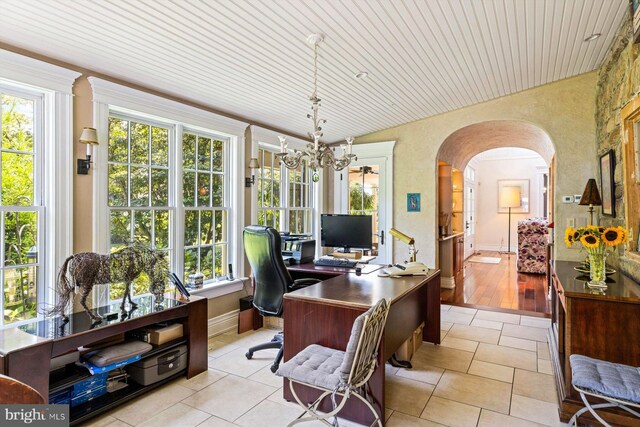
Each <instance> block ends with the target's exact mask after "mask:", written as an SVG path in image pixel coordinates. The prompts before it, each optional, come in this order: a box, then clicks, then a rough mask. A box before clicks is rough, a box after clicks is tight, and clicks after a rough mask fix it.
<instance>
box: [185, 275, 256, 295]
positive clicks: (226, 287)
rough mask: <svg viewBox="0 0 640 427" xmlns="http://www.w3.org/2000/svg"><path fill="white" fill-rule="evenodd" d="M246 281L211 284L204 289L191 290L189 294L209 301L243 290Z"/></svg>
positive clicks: (226, 281) (241, 279)
mask: <svg viewBox="0 0 640 427" xmlns="http://www.w3.org/2000/svg"><path fill="white" fill-rule="evenodd" d="M244 280H246V277H244V278H243V277H241V278H238V279H233V280H225V281H222V282H216V283H211V284H208V285H204V287H202V288H200V289H189V293H190V294H191V295H198V296H201V297H205V298H208V299H211V298H217V297H221V296H224V295H228V294H232V293H234V292H238V291H241V290H243V289H244Z"/></svg>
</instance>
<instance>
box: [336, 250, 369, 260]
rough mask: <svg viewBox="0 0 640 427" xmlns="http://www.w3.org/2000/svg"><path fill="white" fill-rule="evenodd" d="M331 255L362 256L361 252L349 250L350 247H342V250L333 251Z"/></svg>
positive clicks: (342, 256) (350, 257)
mask: <svg viewBox="0 0 640 427" xmlns="http://www.w3.org/2000/svg"><path fill="white" fill-rule="evenodd" d="M331 256H332V257H334V258H345V259H360V258H362V252H361V251H356V252H351V250H350V248H343V249H342V251H335V252H333V253H332V254H331Z"/></svg>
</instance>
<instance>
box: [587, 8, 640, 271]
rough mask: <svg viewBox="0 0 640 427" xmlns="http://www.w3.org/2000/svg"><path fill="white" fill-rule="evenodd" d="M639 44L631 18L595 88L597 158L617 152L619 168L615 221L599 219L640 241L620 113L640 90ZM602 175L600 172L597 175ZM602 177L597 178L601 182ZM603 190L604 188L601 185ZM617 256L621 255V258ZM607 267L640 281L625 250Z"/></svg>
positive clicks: (636, 266)
mask: <svg viewBox="0 0 640 427" xmlns="http://www.w3.org/2000/svg"><path fill="white" fill-rule="evenodd" d="M638 46H639V45H638V44H634V43H633V37H632V29H631V17H630V16H629V17H628V18H627V19H626V20H625V22H624V23H623V25H622V26H621V27H620V29H619V30H618V33H617V34H616V37H615V39H614V41H613V43H612V44H611V47H610V48H609V51H608V52H607V56H606V57H605V59H604V61H603V63H602V66H601V67H600V69H599V70H598V84H597V88H596V149H597V154H598V158H599V156H601V155H603V154H604V153H606V152H607V151H609V150H613V151H614V152H615V158H616V167H615V173H614V182H615V197H616V217H615V218H612V217H610V216H600V224H601V225H605V226H609V225H614V226H617V225H621V226H624V227H632V228H633V230H634V234H635V236H633V238H634V239H637V237H638V232H640V230H638V227H637V226H634V225H633V224H628V223H627V222H628V221H627V218H625V210H624V209H625V205H624V204H625V200H624V184H623V163H622V137H623V129H622V126H621V116H620V111H621V109H622V108H623V107H624V106H625V105H626V104H628V103H629V102H630V101H631V100H632V99H634V98H635V97H636V96H637V95H638V92H639V90H640V58H639V57H638V52H639V48H638ZM598 173H599V172H598ZM599 181H600V177H599V176H598V182H599ZM599 187H600V188H602V187H601V185H599ZM618 255H620V256H619V257H618ZM607 263H610V264H612V265H614V266H618V267H619V268H620V269H622V270H623V271H625V272H626V273H628V274H630V275H631V276H632V277H634V278H635V279H636V280H640V262H638V257H633V256H629V255H628V254H626V255H625V254H624V252H623V249H622V248H619V250H618V252H616V253H614V255H613V256H610V257H608V258H607Z"/></svg>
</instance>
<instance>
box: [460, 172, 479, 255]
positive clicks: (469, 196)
mask: <svg viewBox="0 0 640 427" xmlns="http://www.w3.org/2000/svg"><path fill="white" fill-rule="evenodd" d="M476 192H477V185H476V177H475V169H473V168H472V167H471V166H467V167H466V168H465V170H464V224H463V226H464V258H465V259H467V258H468V257H470V256H471V255H473V253H474V252H475V250H476V248H475V240H476V239H475V238H476V204H477V200H476Z"/></svg>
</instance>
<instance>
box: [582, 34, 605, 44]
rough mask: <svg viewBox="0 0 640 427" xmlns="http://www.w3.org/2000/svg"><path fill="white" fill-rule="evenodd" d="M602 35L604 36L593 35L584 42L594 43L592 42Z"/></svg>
mask: <svg viewBox="0 0 640 427" xmlns="http://www.w3.org/2000/svg"><path fill="white" fill-rule="evenodd" d="M601 35H602V34H600V33H593V34H591V35H590V36H589V37H587V38H586V39H584V41H586V42H592V41H594V40H595V39H597V38H598V37H600V36H601Z"/></svg>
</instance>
